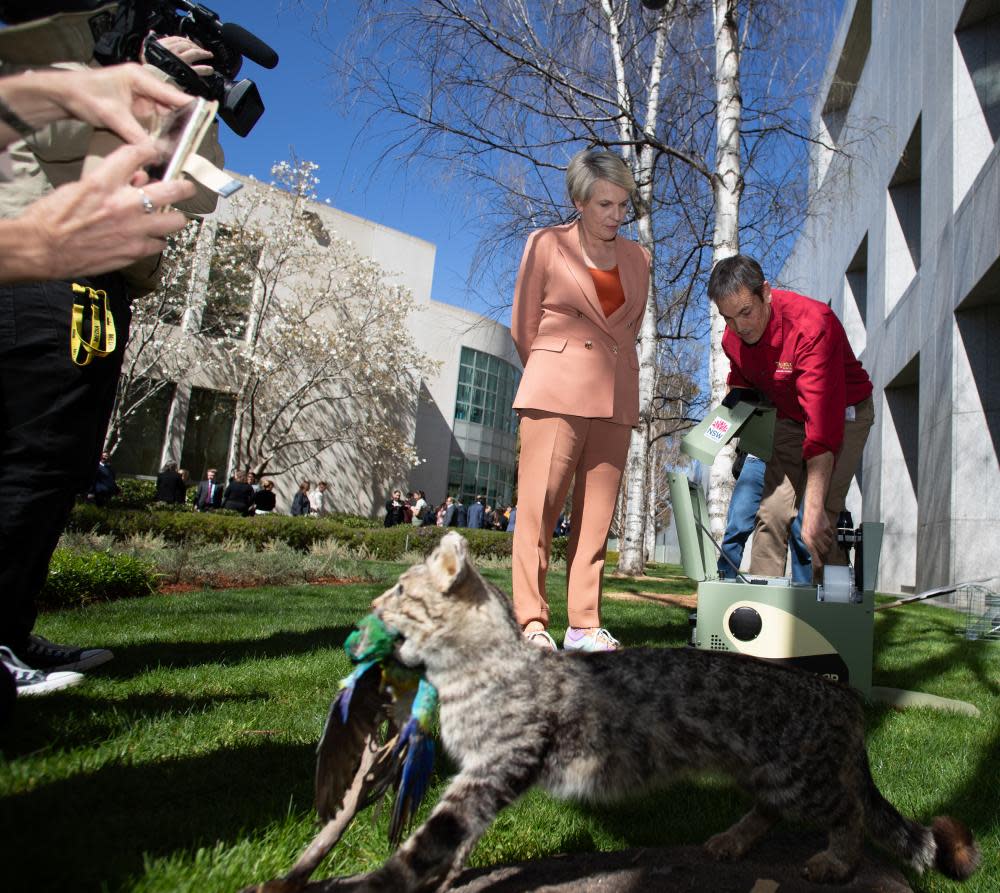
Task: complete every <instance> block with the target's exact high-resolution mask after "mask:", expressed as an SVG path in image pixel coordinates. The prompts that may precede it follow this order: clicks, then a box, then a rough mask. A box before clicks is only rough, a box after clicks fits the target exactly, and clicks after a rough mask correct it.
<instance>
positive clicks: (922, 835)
mask: <svg viewBox="0 0 1000 893" xmlns="http://www.w3.org/2000/svg"><path fill="white" fill-rule="evenodd" d="M867 763H868V761H867V760H865V766H864V771H865V774H866V775H867V778H868V785H867V788H868V790H867V797H866V803H865V821H866V824H867V826H868V832H869V834H870V835H871V836H872V838H873V839H874V840H875V841H876V842H878V843H879V844H881V845H882V846H884V847H885V848H886V849H887V850H889V852H891V853H894V854H895V855H896V856H898V857H899V858H900V859H902V860H903V861H905V862H907V863H908V864H909V865H911V866H912V867H913V868H914V869H916V870H917V871H919V872H923V871H924V870H925V869H927V868H932V867H933V868H935V869H937V870H938V871H939V872H941V874H943V875H944V876H945V877H949V878H952V879H953V880H956V881H964V880H965V879H966V878H967V877H969V876H970V875H971V874H972V873H973V872H974V871H975V870H976V868H977V867H978V866H979V859H980V855H981V854H980V851H979V845H978V844H977V843H976V841H975V839H974V838H973V836H972V832H971V831H970V830H969V829H968V828H967V827H966V826H965V825H964V824H962V822H960V821H959V820H958V819H953V818H951V817H950V816H938V817H937V818H935V819H934V821H933V822H932V823H931V826H930V827H929V828H926V827H924V826H923V825H921V824H920V823H919V822H915V821H914V820H913V819H909V818H907V817H906V816H904V815H901V814H900V812H899V810H897V809H896V807H895V806H893V805H892V804H891V803H890V802H889V801H888V800H886V799H885V797H883V796H882V794H881V792H880V791H879V789H878V788H877V787H876V786H875V782H874V780H873V779H872V777H871V772H870V771H869V769H868V765H867Z"/></svg>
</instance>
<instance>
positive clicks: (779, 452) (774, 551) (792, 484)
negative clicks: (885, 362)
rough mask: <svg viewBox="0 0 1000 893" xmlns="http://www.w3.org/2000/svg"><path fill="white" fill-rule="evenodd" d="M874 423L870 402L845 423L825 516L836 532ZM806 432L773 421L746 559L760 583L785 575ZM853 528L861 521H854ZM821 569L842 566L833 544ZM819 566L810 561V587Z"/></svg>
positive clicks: (802, 487) (802, 482) (803, 472)
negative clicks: (770, 451)
mask: <svg viewBox="0 0 1000 893" xmlns="http://www.w3.org/2000/svg"><path fill="white" fill-rule="evenodd" d="M874 420H875V405H874V403H873V402H872V398H871V397H869V398H868V399H867V400H862V401H861V402H860V403H858V404H857V405H856V406H855V407H854V419H853V420H847V421H845V422H844V442H843V444H842V445H841V447H840V452H839V453H837V457H836V459H835V460H834V465H833V474H832V475H831V477H830V488H829V490H828V491H827V494H826V516H827V518H828V519H829V521H830V525H831V526H833V527H836V524H837V516H838V515H839V514H840V513H841V512H842V511H843V510H844V504H845V501H846V499H847V491H848V490H849V489H850V486H851V480H852V479H853V478H854V474H855V472H856V471H857V470H858V464H859V463H860V461H861V454H862V453H864V451H865V443H866V442H867V441H868V432H869V431H870V430H871V426H872V423H873V422H874ZM804 439H805V426H804V425H802V424H800V423H799V422H794V421H792V420H791V419H778V421H777V422H776V423H775V426H774V452H773V454H772V455H771V459H770V461H769V462H768V463H767V469H766V471H765V472H764V490H763V492H762V494H761V499H760V508H759V509H758V510H757V523H756V525H755V526H754V529H753V546H752V552H751V554H750V573H751V574H754V575H757V576H763V577H781V576H784V573H785V558H786V556H787V554H788V531H789V529H790V528H791V526H792V521H794V520H795V517H796V515H797V514H798V511H799V508H798V506H799V502H800V501H801V499H802V495H803V491H804V490H805V485H806V469H805V463H804V462H803V461H802V442H803V440H804ZM855 521H856V522H858V521H860V519H858V518H856V519H855ZM822 563H823V564H841V565H842V564H847V557H846V555H845V554H844V550H843V549H842V548H841V547H840V546H838V545H837V543H836V540H835V541H834V543H833V545H832V546H831V547H830V551H829V552H827V554H826V555H825V556H823V558H822ZM819 572H820V571H819V567H818V562H817V561H816V556H813V578H814V582H815V581H816V579H818V575H819Z"/></svg>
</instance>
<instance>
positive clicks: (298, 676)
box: [0, 563, 1000, 893]
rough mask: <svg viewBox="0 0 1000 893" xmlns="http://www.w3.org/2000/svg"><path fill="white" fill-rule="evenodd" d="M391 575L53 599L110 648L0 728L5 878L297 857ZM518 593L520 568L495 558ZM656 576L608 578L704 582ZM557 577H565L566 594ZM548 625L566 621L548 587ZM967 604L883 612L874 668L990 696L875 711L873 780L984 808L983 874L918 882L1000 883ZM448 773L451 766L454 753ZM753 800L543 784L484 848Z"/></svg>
mask: <svg viewBox="0 0 1000 893" xmlns="http://www.w3.org/2000/svg"><path fill="white" fill-rule="evenodd" d="M401 569H402V566H401V565H392V564H378V563H368V564H367V570H368V572H369V573H371V574H372V575H373V577H374V578H375V579H378V580H381V581H383V582H379V583H374V584H364V585H360V584H356V585H344V586H337V587H321V586H298V587H286V588H265V589H255V590H228V591H207V592H194V593H186V594H182V595H169V596H163V595H160V596H152V597H149V598H144V599H132V600H126V601H120V602H114V603H110V604H103V605H96V606H92V607H88V608H86V609H83V610H76V611H66V612H61V613H55V614H46V615H44V616H43V617H42V618H41V620H40V622H39V624H38V631H39V632H41V633H42V634H43V635H46V636H48V637H49V638H51V639H53V640H55V641H67V642H78V643H81V644H88V645H105V646H108V647H110V648H112V649H114V651H115V660H114V661H113V662H112V663H110V664H108V665H106V666H105V667H102V668H100V669H99V670H96V671H94V672H93V673H92V674H90V676H89V677H88V679H87V681H86V682H85V683H84V684H83V685H81V686H78V687H77V688H75V689H71V690H68V691H66V692H60V693H56V694H53V695H50V696H47V697H44V698H35V699H30V700H29V699H23V700H22V701H21V702H20V703H19V704H18V705H17V708H18V709H17V711H16V714H15V717H14V721H13V722H12V723H11V724H10V725H9V726H8V727H7V728H6V729H5V730H3V731H2V732H0V752H2V757H0V826H2V827H3V828H4V829H5V830H4V847H3V850H4V856H3V865H2V869H0V871H2V874H0V888H2V889H3V890H7V891H21V890H32V891H35V890H57V889H58V890H62V889H65V890H72V891H75V893H76V891H84V890H108V891H117V890H143V891H146V890H148V891H153V890H155V891H182V890H183V891H198V893H211V891H227V893H232V891H235V890H237V889H239V888H240V887H242V886H244V885H246V884H248V883H251V882H254V881H260V880H264V879H266V878H269V877H274V876H276V875H279V874H281V873H282V872H284V871H286V870H287V869H288V868H289V867H290V866H291V864H292V863H293V861H294V860H295V858H296V857H297V855H298V853H299V851H300V850H301V848H302V847H304V846H305V844H306V843H307V842H308V841H309V839H310V838H311V836H312V835H313V833H314V832H315V830H316V824H315V816H314V813H313V811H312V805H311V804H312V774H313V765H314V763H313V759H314V749H315V745H316V741H317V739H318V737H319V734H320V730H321V728H322V724H323V720H324V718H325V716H326V711H327V708H328V707H329V704H330V700H331V698H332V697H333V695H334V694H335V692H336V688H337V683H338V681H339V680H340V679H341V677H343V676H344V675H346V673H347V671H348V662H347V659H346V657H345V656H344V653H343V650H342V648H341V645H342V643H343V640H344V638H345V636H346V634H347V632H348V631H349V630H350V628H351V627H352V626H353V624H354V622H355V621H356V620H357V619H358V618H359V617H361V616H362V615H363V614H365V613H366V612H367V609H368V604H369V602H370V600H371V598H372V597H373V596H374V595H376V594H378V593H379V592H380V591H381V590H382V589H384V588H385V585H386V584H387V583H388V582H389V581H391V580H392V579H394V577H395V575H396V574H398V573H399V571H400V570H401ZM485 573H486V575H487V576H488V577H490V578H491V579H492V580H493V582H495V583H497V585H499V586H501V587H502V588H503V589H505V590H508V591H509V588H510V587H509V584H510V571H509V570H504V569H489V570H487V571H485ZM654 573H656V574H657V575H658V576H659V577H660V578H661V579H659V580H656V581H649V580H644V581H641V582H628V581H619V580H609V582H608V585H607V591H608V592H614V591H625V592H640V591H646V592H648V591H655V592H662V593H691V592H692V591H693V587H692V586H691V584H690V583H689V582H688V581H686V580H682V579H678V578H677V574H678V570H677V569H676V568H660V569H659V570H657V571H655V572H654ZM563 587H564V579H563V577H562V576H561V575H559V574H554V575H553V577H552V587H551V591H552V592H553V593H559V592H562V591H564V588H563ZM552 602H553V604H552V607H553V615H554V616H553V624H552V626H553V632H554V634H556V636H557V638H558V637H561V635H562V632H563V629H564V628H565V624H566V614H565V598H560V597H553V599H552ZM604 621H605V623H606V625H607V626H608V627H609V628H610V629H611V630H612V631H613V632H614V633H615V635H616V636H618V637H619V638H620V639H621V640H622V642H623V643H624V644H625V645H627V646H636V645H653V646H659V647H678V646H682V645H683V644H684V643H685V641H686V640H687V636H688V612H687V611H686V610H684V609H682V608H675V607H670V606H667V605H662V604H655V603H651V602H648V601H638V600H631V601H621V600H616V599H612V598H608V599H606V601H605V606H604ZM961 621H962V618H961V616H960V615H956V614H955V613H953V612H950V611H947V610H944V609H940V608H934V607H932V606H930V605H929V604H924V605H914V606H907V607H904V608H900V609H896V610H893V611H891V612H885V613H883V614H880V615H879V619H878V622H877V626H876V652H877V654H876V660H875V684H876V685H888V686H895V687H900V688H909V689H918V690H921V691H927V692H931V693H934V694H938V695H944V696H947V697H951V698H960V699H962V700H966V701H970V702H972V703H974V704H975V705H977V706H978V707H979V709H980V710H981V711H982V715H981V716H980V717H978V718H971V717H967V716H960V715H957V714H944V713H938V712H934V711H929V710H909V711H906V712H899V711H895V710H891V709H888V708H884V707H877V706H873V707H870V708H869V711H868V718H869V750H870V754H871V760H872V767H873V772H874V775H875V778H876V781H877V782H878V783H879V785H880V787H881V788H882V790H883V791H884V793H885V794H886V795H887V796H888V797H889V798H890V799H891V800H892V801H893V802H894V803H895V804H896V805H897V806H898V807H900V808H901V809H902V810H904V811H906V812H909V813H911V814H914V815H916V816H918V817H919V818H921V819H922V820H927V819H929V818H930V817H931V816H933V815H935V814H938V813H951V814H954V815H956V816H959V817H961V818H962V819H964V820H965V821H966V822H968V823H969V824H970V826H971V827H972V828H973V830H974V832H975V833H976V835H977V837H978V838H979V839H980V841H981V843H982V846H983V851H984V866H983V868H982V869H981V871H980V873H979V874H978V875H977V876H976V877H975V878H974V879H973V880H972V881H970V882H969V883H967V884H966V885H964V886H962V887H959V885H955V884H951V883H949V882H945V881H943V880H942V879H940V878H939V877H937V876H935V875H932V876H928V877H925V878H923V879H913V880H912V883H913V885H914V888H915V889H916V890H918V891H940V890H951V889H956V890H957V889H963V890H969V891H977V893H996V891H998V890H1000V864H998V849H1000V647H998V646H997V645H995V644H989V643H982V642H968V641H966V640H965V639H964V638H962V637H960V636H958V635H957V634H956V631H957V630H958V629H959V626H960V624H961ZM437 770H438V787H437V788H435V789H433V790H432V791H431V793H430V795H429V796H428V805H427V806H425V811H426V810H427V809H428V808H429V805H430V804H432V803H433V802H434V801H435V800H436V798H437V795H438V793H439V791H440V789H441V786H442V785H443V784H444V783H445V781H446V779H447V775H448V772H449V767H448V765H447V764H446V761H445V760H443V759H439V760H438V766H437ZM745 805H746V801H745V800H744V798H743V796H742V795H741V794H740V793H739V792H738V791H737V790H736V789H735V788H734V787H733V786H732V785H731V784H730V783H729V782H728V781H726V780H725V779H721V778H718V777H713V776H706V777H703V778H698V779H695V780H689V781H684V782H681V783H679V784H678V785H676V786H675V787H673V788H671V789H670V790H669V791H668V792H666V793H665V794H662V795H660V796H657V797H649V798H645V799H642V800H638V801H630V802H628V803H625V804H622V805H620V806H617V807H615V808H611V809H608V808H600V809H598V808H591V807H586V806H581V805H573V804H565V803H557V802H556V801H554V800H551V799H550V798H549V797H547V796H545V795H543V794H540V793H538V792H532V793H530V794H529V795H528V796H527V797H525V798H524V799H523V800H521V801H520V802H519V803H517V804H515V805H514V806H513V807H511V808H510V809H508V810H506V811H505V812H504V813H503V814H502V815H501V816H500V818H499V819H498V820H497V822H496V823H495V824H494V826H493V827H492V828H491V829H490V831H489V832H488V833H487V835H486V836H485V837H484V838H483V840H482V841H481V843H480V844H479V846H478V847H477V849H476V850H475V852H474V854H473V858H472V864H475V865H489V864H494V863H499V862H511V861H519V860H522V859H527V858H534V857H538V856H544V855H549V854H555V853H561V852H573V851H582V850H594V849H597V850H612V849H620V848H624V847H628V846H641V845H657V846H659V845H664V844H669V843H690V842H700V841H702V840H704V839H705V838H706V837H708V836H709V835H710V834H713V833H715V832H716V831H719V830H721V829H722V828H724V827H726V826H727V825H728V824H729V823H730V822H731V821H733V820H734V819H735V818H736V817H738V815H739V814H740V813H741V811H742V810H743V809H744V808H745ZM385 823H386V817H385V816H383V817H382V818H381V820H380V821H377V822H375V823H373V821H372V819H371V817H370V816H368V815H362V816H360V817H359V818H358V820H357V821H356V822H355V823H354V825H352V827H351V828H350V829H349V830H348V832H347V834H346V835H345V837H344V839H343V840H342V841H341V843H340V845H339V846H338V847H337V849H336V850H335V851H334V853H333V854H332V856H331V857H330V858H329V859H328V860H327V862H326V863H324V864H323V865H322V866H321V867H320V869H319V871H318V872H317V876H329V875H331V874H348V873H354V872H357V871H362V870H366V869H370V868H373V867H375V866H377V865H378V864H380V862H381V861H382V860H384V859H385V858H386V857H387V856H388V854H389V849H388V846H387V844H386V842H385Z"/></svg>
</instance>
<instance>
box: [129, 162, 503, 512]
mask: <svg viewBox="0 0 1000 893" xmlns="http://www.w3.org/2000/svg"><path fill="white" fill-rule="evenodd" d="M244 182H245V188H246V189H261V188H267V187H264V186H262V185H261V184H258V183H255V182H254V181H251V180H245V181H244ZM227 210H228V209H227V206H226V203H225V202H220V205H219V208H218V210H217V211H216V213H215V214H213V215H212V216H210V217H209V218H207V219H206V220H205V221H204V222H203V224H202V226H201V229H200V231H199V234H198V238H199V239H200V240H202V242H203V250H202V251H201V252H200V256H202V257H204V258H211V257H212V256H213V251H214V248H213V245H214V244H215V238H216V232H217V230H218V228H219V227H224V226H225V225H226V222H227ZM309 213H310V214H312V215H315V218H316V221H317V222H318V224H320V225H321V228H322V230H324V231H325V232H327V233H335V234H336V235H337V236H339V237H340V238H342V239H346V240H348V241H349V242H351V243H352V244H353V246H354V247H355V248H356V249H357V251H358V252H359V253H360V254H361V255H363V256H365V257H367V258H369V259H371V260H374V261H376V262H377V263H378V264H379V266H380V267H382V269H383V270H385V271H386V279H387V280H388V281H389V282H391V283H394V284H398V285H402V286H404V287H406V288H407V289H408V290H409V291H410V293H411V294H412V295H413V298H414V301H415V305H416V307H415V311H414V312H412V313H410V315H409V317H408V320H407V327H408V329H409V334H410V336H411V337H412V339H413V341H414V342H415V343H416V344H417V345H418V347H419V348H420V349H421V351H422V352H423V354H424V356H426V357H427V363H426V365H424V366H422V367H420V368H417V369H412V370H409V372H410V374H412V376H413V378H414V380H415V389H414V398H413V400H412V401H411V402H410V403H409V404H408V405H406V406H403V407H400V409H399V411H398V418H396V419H394V425H396V427H398V431H399V437H400V441H401V443H406V444H412V445H413V446H414V447H415V449H416V452H417V454H418V455H419V456H420V457H421V462H420V464H418V465H417V466H416V467H414V468H413V469H411V471H410V473H409V475H408V476H407V475H401V476H399V477H391V478H384V479H383V478H382V477H379V476H378V475H373V474H372V473H371V470H370V469H371V462H370V461H368V459H369V457H368V456H366V455H365V452H366V451H365V448H364V446H363V445H362V446H360V447H354V446H352V445H343V444H341V445H336V446H332V447H328V448H326V449H324V450H323V451H322V452H321V453H319V454H318V455H316V456H315V457H314V458H311V459H310V460H309V461H308V462H307V463H306V464H304V465H301V466H300V467H298V468H297V469H296V470H295V472H294V473H291V474H287V475H281V476H277V477H274V481H275V490H276V493H277V496H278V507H279V510H283V511H287V508H288V505H289V504H290V502H291V499H292V496H293V495H294V493H295V491H296V489H297V483H298V480H299V479H300V478H309V479H310V480H312V481H313V482H316V481H319V480H326V481H328V483H329V492H330V496H331V499H332V508H333V509H334V510H337V511H345V512H351V513H357V514H362V515H369V514H371V515H378V514H380V512H381V511H382V507H383V504H384V501H385V499H386V496H387V494H388V493H389V492H391V490H392V489H394V488H396V487H398V488H400V489H403V490H404V491H406V490H411V489H421V490H424V491H425V492H426V494H427V499H428V500H429V501H431V502H433V503H435V504H436V503H439V502H441V501H443V500H444V498H445V496H446V495H453V496H454V495H462V496H463V501H465V502H468V501H469V500H471V499H472V498H474V497H475V496H476V495H479V494H483V495H486V496H487V497H488V498H489V500H490V501H491V503H493V504H495V503H497V502H503V503H505V504H506V503H509V502H510V500H511V496H512V488H513V484H514V477H515V470H516V458H515V456H516V453H515V440H516V420H515V417H514V415H513V413H512V411H511V408H510V407H511V403H512V401H513V395H514V390H516V387H517V383H518V381H519V379H520V373H521V364H520V361H519V359H518V357H517V353H516V351H515V349H514V345H513V341H512V340H511V335H510V330H509V329H508V328H507V327H506V326H504V325H501V324H500V323H497V322H495V321H493V320H491V319H488V318H486V317H483V316H480V315H479V314H476V313H473V312H471V311H468V310H464V309H462V308H459V307H453V306H451V305H448V304H444V303H441V302H438V301H434V300H432V299H431V283H432V280H433V275H434V260H435V247H434V245H432V244H431V243H429V242H426V241H424V240H422V239H419V238H416V237H414V236H411V235H408V234H407V233H403V232H400V231H398V230H394V229H391V228H390V227H386V226H382V225H380V224H377V223H374V222H373V221H370V220H365V219H363V218H360V217H356V216H354V215H351V214H347V213H345V212H343V211H339V210H337V209H336V208H332V207H330V206H328V205H326V204H321V203H313V204H312V207H311V210H310V212H309ZM317 231H318V230H317ZM205 263H206V269H204V270H194V271H192V275H191V276H190V280H189V286H188V293H187V294H186V296H185V303H186V305H187V308H188V309H187V310H186V311H185V312H184V317H183V319H181V320H178V321H177V322H178V325H177V327H176V329H177V330H176V332H173V333H172V334H173V336H174V337H184V338H188V339H194V340H195V341H196V342H197V341H199V340H200V341H201V343H202V344H203V346H204V349H205V350H211V349H212V344H211V341H212V338H213V334H212V327H211V325H207V324H206V319H207V316H206V312H207V311H206V297H205V295H206V283H207V281H208V278H209V275H210V271H209V267H210V265H211V261H210V260H207V261H206V262H205ZM206 333H207V334H206ZM215 337H222V336H221V335H220V334H218V333H216V334H215ZM199 349H201V348H200V347H199ZM405 372H406V370H401V374H404V373H405ZM356 409H357V411H358V412H364V411H365V407H363V406H358V407H357V408H356ZM314 421H315V423H316V424H323V423H325V422H328V420H327V419H321V418H316V419H315V420H314ZM338 424H350V419H341V420H339V421H338ZM232 430H233V397H232V395H231V394H230V393H228V392H227V390H226V381H225V377H224V376H220V375H219V374H218V373H217V372H215V373H213V374H206V373H205V372H203V371H202V372H198V373H196V374H194V375H193V376H191V377H188V378H185V379H183V380H180V381H177V382H172V383H171V385H170V387H169V388H165V389H164V390H163V391H162V393H161V394H160V395H159V396H158V397H157V399H156V400H154V401H150V404H149V405H148V407H146V408H145V410H144V412H143V413H142V414H141V415H140V416H138V417H137V418H136V419H135V420H133V421H132V422H131V423H130V424H129V425H128V426H127V427H126V429H125V431H124V433H123V436H122V442H121V447H120V449H119V451H118V452H117V453H116V455H115V464H116V467H117V468H118V470H119V472H120V473H124V474H133V475H138V476H143V477H145V476H151V475H153V474H155V473H156V471H158V470H159V468H160V467H161V466H162V464H164V463H165V462H167V461H168V460H173V461H176V462H179V463H180V465H181V466H182V467H186V468H188V470H189V472H190V474H191V476H192V478H193V479H199V478H200V477H201V476H202V475H203V474H204V472H205V470H206V468H207V467H208V466H216V467H217V468H218V469H219V475H220V478H221V477H223V473H224V470H227V469H229V468H230V457H231V443H230V439H231V436H232ZM265 476H270V475H268V474H267V471H266V470H265Z"/></svg>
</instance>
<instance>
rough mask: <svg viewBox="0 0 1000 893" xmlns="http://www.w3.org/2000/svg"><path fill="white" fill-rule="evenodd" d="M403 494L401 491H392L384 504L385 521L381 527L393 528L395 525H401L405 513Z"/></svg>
mask: <svg viewBox="0 0 1000 893" xmlns="http://www.w3.org/2000/svg"><path fill="white" fill-rule="evenodd" d="M403 508H404V502H403V493H402V491H401V490H393V491H392V496H391V497H390V498H389V499H387V500H386V502H385V519H384V520H383V522H382V523H383V525H384V526H385V527H395V526H396V525H397V524H402V523H403V518H404V517H405V513H404V511H403Z"/></svg>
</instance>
